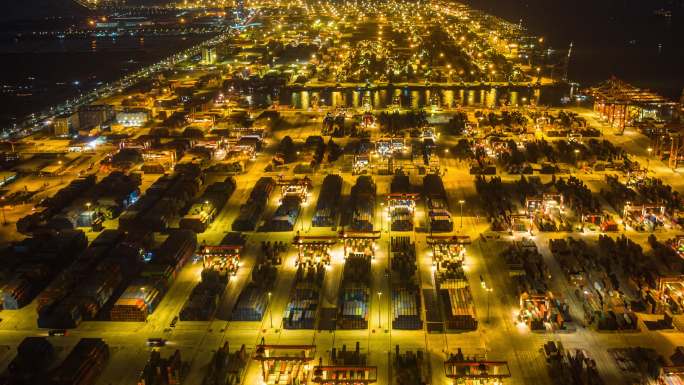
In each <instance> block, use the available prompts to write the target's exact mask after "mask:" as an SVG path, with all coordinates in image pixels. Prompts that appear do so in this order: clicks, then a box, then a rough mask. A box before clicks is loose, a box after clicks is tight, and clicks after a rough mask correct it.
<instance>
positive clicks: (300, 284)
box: [283, 263, 325, 329]
mask: <svg viewBox="0 0 684 385" xmlns="http://www.w3.org/2000/svg"><path fill="white" fill-rule="evenodd" d="M324 277H325V265H324V264H323V263H317V264H314V263H310V264H300V265H299V266H298V267H297V273H296V276H295V284H294V286H293V288H292V292H291V293H290V301H289V303H288V304H287V308H286V309H285V314H284V315H283V327H284V328H285V329H315V328H316V320H317V318H318V310H319V309H318V304H319V301H320V292H321V288H322V287H323V279H324Z"/></svg>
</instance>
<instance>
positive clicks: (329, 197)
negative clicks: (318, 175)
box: [311, 175, 343, 227]
mask: <svg viewBox="0 0 684 385" xmlns="http://www.w3.org/2000/svg"><path fill="white" fill-rule="evenodd" d="M342 183H343V182H342V177H340V176H339V175H326V176H325V178H324V179H323V184H322V185H321V192H320V194H319V195H318V202H316V212H315V213H314V216H313V218H312V220H311V226H312V227H336V226H337V221H338V218H339V214H340V213H339V211H340V199H341V198H342Z"/></svg>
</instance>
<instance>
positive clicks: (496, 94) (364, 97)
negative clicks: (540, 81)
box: [280, 87, 565, 109]
mask: <svg viewBox="0 0 684 385" xmlns="http://www.w3.org/2000/svg"><path fill="white" fill-rule="evenodd" d="M563 92H565V91H564V90H560V89H557V88H544V89H543V90H542V89H540V88H526V87H518V88H513V87H504V88H482V89H472V88H470V89H464V88H432V89H430V88H409V87H404V88H394V87H392V88H378V89H372V90H368V89H344V90H325V89H322V90H316V91H307V90H297V91H289V92H287V91H286V92H282V93H281V97H280V103H281V105H290V106H292V107H294V108H297V109H308V108H315V107H317V106H321V107H326V106H328V107H330V106H331V107H353V108H359V107H363V106H364V104H369V105H371V106H372V107H373V108H374V109H382V108H387V107H388V106H391V105H392V104H397V103H400V104H401V107H404V108H415V109H419V108H431V107H441V108H457V107H460V106H474V107H496V106H503V105H509V106H519V105H524V104H531V103H532V104H540V103H541V104H546V105H556V104H557V103H558V100H560V97H561V96H562V93H563Z"/></svg>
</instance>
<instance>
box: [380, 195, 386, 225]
mask: <svg viewBox="0 0 684 385" xmlns="http://www.w3.org/2000/svg"><path fill="white" fill-rule="evenodd" d="M384 229H385V202H380V232H382V230H384Z"/></svg>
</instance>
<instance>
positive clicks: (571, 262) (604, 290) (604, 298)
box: [549, 238, 638, 330]
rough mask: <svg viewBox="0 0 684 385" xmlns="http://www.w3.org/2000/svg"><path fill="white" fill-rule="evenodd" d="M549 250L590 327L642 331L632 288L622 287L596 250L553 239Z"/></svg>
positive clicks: (580, 243)
mask: <svg viewBox="0 0 684 385" xmlns="http://www.w3.org/2000/svg"><path fill="white" fill-rule="evenodd" d="M549 248H550V249H551V252H552V253H553V255H554V257H555V258H556V260H557V261H558V263H559V265H560V266H561V269H562V270H563V273H564V274H565V276H566V278H567V280H568V282H569V283H570V284H571V289H574V290H573V291H574V294H575V296H576V297H577V299H578V300H580V301H581V303H582V308H583V310H584V323H585V324H586V325H596V327H597V328H598V329H599V330H636V329H637V328H638V326H637V317H636V315H635V314H634V312H633V311H632V309H631V302H632V301H631V300H630V297H629V295H628V293H629V292H630V291H631V290H630V288H629V287H628V286H627V285H621V284H620V279H619V277H618V276H617V275H616V274H615V273H614V272H612V271H611V270H608V271H607V270H606V269H605V268H604V265H603V264H601V263H598V258H597V257H596V252H597V251H596V250H594V249H592V248H590V247H589V245H588V244H587V243H586V242H584V241H583V240H578V239H574V238H566V239H552V240H550V241H549Z"/></svg>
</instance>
